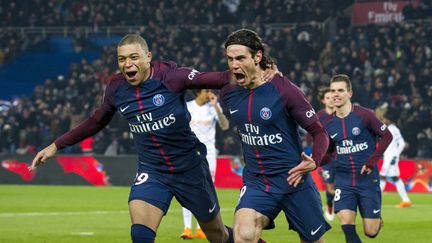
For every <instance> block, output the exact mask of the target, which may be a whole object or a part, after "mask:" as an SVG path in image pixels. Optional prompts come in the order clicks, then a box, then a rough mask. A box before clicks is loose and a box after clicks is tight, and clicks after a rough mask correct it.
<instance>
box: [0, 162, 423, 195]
mask: <svg viewBox="0 0 432 243" xmlns="http://www.w3.org/2000/svg"><path fill="white" fill-rule="evenodd" d="M32 159H33V157H32V156H19V155H15V156H0V184H46V185H95V186H108V185H116V186H129V185H131V184H132V182H133V178H134V177H135V173H136V166H137V162H136V161H137V158H136V157H135V156H112V157H110V156H80V155H59V156H56V157H55V158H53V159H52V160H51V161H49V162H48V163H46V165H44V166H43V168H41V169H38V170H36V171H33V172H29V171H28V169H27V167H28V165H29V164H30V163H31V161H32ZM381 164H382V161H378V166H379V168H381ZM243 168H244V166H243V163H242V160H241V159H240V158H239V157H231V156H222V157H219V158H218V159H217V169H216V175H215V186H216V187H217V188H241V186H242V177H241V175H242V173H243ZM399 168H400V177H401V179H402V180H403V181H404V183H405V186H406V189H407V191H408V192H432V161H431V160H401V161H399ZM312 177H313V179H314V181H315V183H316V185H317V187H318V189H319V190H325V183H324V182H323V180H322V177H321V176H320V175H319V174H318V172H317V170H315V171H313V172H312ZM385 191H396V188H395V186H394V185H393V184H392V183H391V180H388V181H387V184H386V188H385Z"/></svg>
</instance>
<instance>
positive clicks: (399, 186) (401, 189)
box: [395, 179, 410, 202]
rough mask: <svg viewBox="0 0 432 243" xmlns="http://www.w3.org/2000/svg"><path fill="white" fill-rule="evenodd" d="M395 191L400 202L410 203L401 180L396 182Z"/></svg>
mask: <svg viewBox="0 0 432 243" xmlns="http://www.w3.org/2000/svg"><path fill="white" fill-rule="evenodd" d="M395 185H396V189H397V191H398V193H399V196H400V197H401V198H402V201H404V202H410V199H409V197H408V194H407V192H406V190H405V185H404V183H403V181H402V180H401V179H399V180H397V181H396V183H395Z"/></svg>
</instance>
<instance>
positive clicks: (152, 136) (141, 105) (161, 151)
mask: <svg viewBox="0 0 432 243" xmlns="http://www.w3.org/2000/svg"><path fill="white" fill-rule="evenodd" d="M152 71H153V70H152ZM152 73H153V72H152ZM140 94H141V92H140V88H139V86H137V87H136V92H135V97H136V99H137V101H138V104H139V107H140V111H141V113H144V105H143V103H142V101H141V96H140ZM148 133H149V134H150V136H151V138H152V140H153V142H154V143H155V145H156V147H157V148H158V149H159V153H160V154H161V155H162V157H163V158H164V160H165V163H166V164H167V166H168V168H169V170H170V172H171V173H172V172H174V166H173V165H172V163H171V161H170V160H169V158H168V156H166V154H165V151H164V150H163V148H162V146H161V145H160V143H159V142H158V141H157V139H156V136H155V135H154V134H153V133H152V132H150V131H149V132H148Z"/></svg>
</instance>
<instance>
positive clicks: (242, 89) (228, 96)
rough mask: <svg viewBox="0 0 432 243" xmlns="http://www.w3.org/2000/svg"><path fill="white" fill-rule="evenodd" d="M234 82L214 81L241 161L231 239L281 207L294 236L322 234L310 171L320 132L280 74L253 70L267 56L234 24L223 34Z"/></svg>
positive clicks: (321, 148)
mask: <svg viewBox="0 0 432 243" xmlns="http://www.w3.org/2000/svg"><path fill="white" fill-rule="evenodd" d="M225 50H226V56H227V61H228V66H229V69H230V70H231V71H232V72H233V74H234V75H235V82H232V83H231V84H230V85H226V86H224V87H223V88H222V89H221V100H222V101H223V102H224V103H225V104H226V105H227V108H229V113H230V122H231V123H232V124H233V125H234V126H237V127H238V133H239V135H240V139H241V142H242V145H243V156H244V159H245V164H246V166H245V168H244V171H243V184H244V185H243V187H242V188H241V191H240V198H239V202H238V204H237V207H236V212H235V216H234V237H235V242H256V241H257V240H258V238H259V237H260V235H261V233H262V230H263V229H271V228H274V219H275V218H276V216H277V215H278V214H279V212H280V211H283V212H284V213H285V216H286V218H287V221H288V222H289V225H290V228H291V229H293V230H295V231H297V233H298V234H299V237H300V240H301V242H322V241H323V240H322V236H323V234H324V233H325V232H326V231H327V230H329V229H330V228H331V227H330V225H329V224H328V223H327V222H326V220H325V219H324V216H323V211H322V205H321V198H320V195H319V193H318V190H317V188H316V186H315V183H314V182H313V180H312V177H311V175H310V173H308V172H310V171H312V170H314V169H316V168H317V167H318V166H319V162H320V161H321V158H322V157H323V156H324V154H325V153H326V150H327V147H328V134H327V133H326V131H325V129H324V128H323V127H322V125H321V123H320V122H319V120H318V117H317V116H316V114H315V112H314V110H313V108H312V106H311V105H310V104H309V103H308V101H307V99H306V97H305V95H304V94H303V93H302V92H301V90H300V89H299V88H298V87H297V86H295V85H294V84H293V83H291V82H290V81H289V80H288V79H287V78H286V77H281V76H275V77H274V78H273V79H272V80H271V81H270V82H265V81H264V80H262V79H261V78H260V77H261V74H262V72H263V70H264V69H265V67H266V66H267V64H268V63H269V62H270V61H271V60H270V59H269V57H268V56H267V54H265V51H266V50H265V47H264V43H263V42H262V40H261V38H260V37H259V36H258V35H257V33H255V32H253V31H251V30H247V29H241V30H238V31H235V32H233V33H232V34H230V35H229V36H228V38H227V40H226V42H225ZM298 125H300V126H302V127H303V128H305V129H306V130H307V131H308V132H309V133H310V134H311V135H312V137H313V140H314V142H315V143H314V144H315V146H314V148H313V155H312V156H307V155H306V154H305V153H304V152H302V146H301V143H300V137H299V133H298Z"/></svg>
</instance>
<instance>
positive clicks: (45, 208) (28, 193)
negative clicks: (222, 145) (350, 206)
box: [0, 185, 432, 243]
mask: <svg viewBox="0 0 432 243" xmlns="http://www.w3.org/2000/svg"><path fill="white" fill-rule="evenodd" d="M128 194H129V188H128V187H90V186H24V185H19V186H12V185H1V186H0V242H8V243H9V242H44V243H45V242H46V243H48V242H56V243H58V242H74V243H77V242H79V243H81V242H130V238H129V228H130V221H129V213H128V211H127V198H128ZM218 195H219V200H220V203H221V207H222V216H223V219H224V221H225V223H226V224H227V225H232V222H233V210H234V206H235V204H236V202H237V197H238V190H227V189H219V190H218ZM409 196H410V197H411V200H412V201H413V206H412V207H410V208H404V209H396V208H395V207H394V205H396V204H397V203H399V196H398V195H397V194H396V193H384V194H383V210H382V213H383V218H384V229H383V230H382V231H381V233H380V235H379V236H378V238H376V239H367V238H366V237H365V236H364V235H363V229H362V226H361V221H360V220H359V219H358V221H357V231H358V232H359V235H360V237H361V239H362V240H363V242H380V243H383V242H392V243H393V242H412V243H422V242H425V243H426V242H432V230H431V226H432V195H431V194H413V193H411V194H409ZM357 218H359V217H357ZM331 225H332V227H333V228H332V230H330V231H329V232H327V234H326V235H325V236H324V238H325V240H326V242H344V236H343V233H342V231H341V228H340V224H339V223H338V221H337V219H335V220H334V221H332V222H331ZM182 228H183V219H182V214H181V208H180V206H179V204H178V203H177V202H176V201H175V200H173V202H172V204H171V207H170V210H169V211H168V214H167V215H166V217H164V219H163V220H162V223H161V225H160V227H159V230H158V232H157V238H156V242H167V243H168V242H170V243H171V242H183V240H181V239H180V238H179V235H180V233H181V231H182ZM262 238H263V239H265V240H267V242H269V243H277V242H299V240H298V237H297V234H296V233H294V232H293V231H290V230H288V225H287V223H286V220H285V217H284V215H283V214H280V215H279V217H278V218H277V219H276V229H274V230H269V231H264V233H263V236H262ZM189 242H197V243H198V242H206V241H205V240H198V239H194V240H192V241H189Z"/></svg>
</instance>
